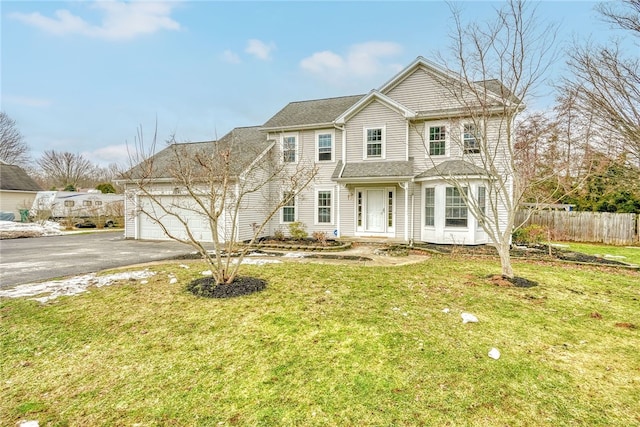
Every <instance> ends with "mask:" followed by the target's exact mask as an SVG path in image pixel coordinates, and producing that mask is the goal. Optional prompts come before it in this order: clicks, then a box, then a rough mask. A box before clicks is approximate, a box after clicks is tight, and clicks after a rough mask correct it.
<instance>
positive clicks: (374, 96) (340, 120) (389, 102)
mask: <svg viewBox="0 0 640 427" xmlns="http://www.w3.org/2000/svg"><path fill="white" fill-rule="evenodd" d="M374 101H378V102H380V103H381V104H383V105H386V106H387V107H389V108H390V109H392V110H394V111H396V112H398V113H399V114H401V115H402V116H403V117H405V118H407V119H412V118H414V117H415V116H416V113H415V112H414V111H412V110H411V109H409V108H407V107H405V106H404V105H402V104H400V103H399V102H397V101H394V100H393V99H391V98H389V97H388V96H386V95H384V94H382V93H380V92H378V91H377V90H372V91H371V92H369V93H368V94H367V95H366V96H365V97H363V98H361V99H360V100H359V101H358V102H356V103H355V104H354V105H352V106H351V107H350V108H349V109H347V110H346V111H345V112H344V113H342V114H341V115H340V116H338V117H337V118H336V120H335V123H336V124H339V125H342V124H344V123H345V122H346V121H347V120H349V118H351V117H353V116H354V115H356V114H357V113H358V112H360V111H361V110H362V109H364V108H365V107H366V106H367V105H369V104H370V103H371V102H374Z"/></svg>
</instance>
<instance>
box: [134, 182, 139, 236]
mask: <svg viewBox="0 0 640 427" xmlns="http://www.w3.org/2000/svg"><path fill="white" fill-rule="evenodd" d="M138 202H139V201H138V193H137V192H136V193H134V195H133V238H134V239H135V240H139V239H140V236H139V235H138V233H139V232H140V229H139V224H138V223H139V222H140V213H139V210H138Z"/></svg>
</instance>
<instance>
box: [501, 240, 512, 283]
mask: <svg viewBox="0 0 640 427" xmlns="http://www.w3.org/2000/svg"><path fill="white" fill-rule="evenodd" d="M497 249H498V255H500V267H501V268H502V276H503V277H507V278H509V279H513V277H514V274H513V267H512V266H511V254H510V253H509V250H510V249H511V248H510V246H509V245H498V247H497Z"/></svg>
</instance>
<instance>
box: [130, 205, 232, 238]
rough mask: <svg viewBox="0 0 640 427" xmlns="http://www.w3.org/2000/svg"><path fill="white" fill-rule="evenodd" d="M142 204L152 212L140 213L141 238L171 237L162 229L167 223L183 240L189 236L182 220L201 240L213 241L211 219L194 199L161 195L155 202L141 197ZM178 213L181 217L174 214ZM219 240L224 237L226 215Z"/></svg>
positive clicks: (219, 227)
mask: <svg viewBox="0 0 640 427" xmlns="http://www.w3.org/2000/svg"><path fill="white" fill-rule="evenodd" d="M139 203H140V206H141V207H142V209H143V210H144V211H146V212H149V213H150V215H147V214H145V213H142V212H141V213H140V215H139V216H138V233H137V234H138V236H137V238H138V239H143V240H170V237H169V236H167V235H166V234H165V232H164V230H163V229H162V226H161V225H160V224H161V223H162V225H164V226H165V227H166V228H167V230H169V232H170V233H171V234H172V235H174V236H176V237H178V238H181V239H187V232H186V228H185V226H184V225H183V224H182V223H181V222H180V219H182V220H184V221H186V222H187V224H188V227H189V230H190V231H191V234H193V236H194V237H195V238H196V239H197V240H198V241H201V242H211V241H212V240H213V239H212V236H211V228H210V227H209V220H208V218H207V216H206V215H205V214H203V213H202V211H201V209H199V207H198V205H197V204H196V203H195V201H194V200H193V199H192V198H190V197H188V196H159V197H157V198H156V201H154V200H151V198H149V197H140V199H139ZM160 204H161V205H162V207H160ZM165 210H167V211H169V212H170V213H171V214H176V215H178V216H179V218H180V219H178V218H176V217H175V216H174V215H171V214H169V213H167V212H165ZM218 230H219V232H220V240H224V233H223V230H224V215H223V217H222V218H221V220H220V222H219V224H218Z"/></svg>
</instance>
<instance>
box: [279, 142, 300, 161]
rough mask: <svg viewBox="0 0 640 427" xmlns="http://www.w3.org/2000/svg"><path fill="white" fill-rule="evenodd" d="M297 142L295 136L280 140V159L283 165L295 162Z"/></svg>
mask: <svg viewBox="0 0 640 427" xmlns="http://www.w3.org/2000/svg"><path fill="white" fill-rule="evenodd" d="M297 148H298V141H297V138H296V137H295V136H285V137H283V138H282V159H283V160H284V162H285V163H295V162H296V152H297V151H298V150H297Z"/></svg>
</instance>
